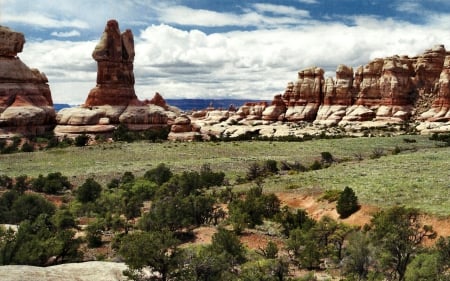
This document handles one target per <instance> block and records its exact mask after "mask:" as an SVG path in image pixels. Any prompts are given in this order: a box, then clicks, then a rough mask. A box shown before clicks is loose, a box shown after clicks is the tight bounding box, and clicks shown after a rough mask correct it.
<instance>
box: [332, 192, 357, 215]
mask: <svg viewBox="0 0 450 281" xmlns="http://www.w3.org/2000/svg"><path fill="white" fill-rule="evenodd" d="M358 209H359V205H358V197H356V194H355V192H354V191H353V189H351V188H350V187H348V186H346V187H345V188H344V191H342V193H341V194H340V196H339V199H338V200H337V203H336V210H337V212H338V214H339V215H340V216H341V218H347V217H349V216H350V215H351V214H353V213H354V212H356V211H358Z"/></svg>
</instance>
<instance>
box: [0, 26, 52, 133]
mask: <svg viewBox="0 0 450 281" xmlns="http://www.w3.org/2000/svg"><path fill="white" fill-rule="evenodd" d="M24 44H25V37H24V35H23V34H22V33H19V32H15V31H12V30H10V29H9V28H7V27H3V26H0V135H3V136H11V135H25V136H33V135H38V134H42V133H44V132H45V131H48V130H51V129H53V127H54V125H55V110H54V109H53V101H52V96H51V93H50V87H49V85H48V79H47V77H46V76H45V74H44V73H41V72H39V70H37V69H30V68H29V67H28V66H26V65H25V64H24V63H23V62H22V61H21V60H20V59H19V58H18V57H17V54H18V53H20V52H22V49H23V46H24Z"/></svg>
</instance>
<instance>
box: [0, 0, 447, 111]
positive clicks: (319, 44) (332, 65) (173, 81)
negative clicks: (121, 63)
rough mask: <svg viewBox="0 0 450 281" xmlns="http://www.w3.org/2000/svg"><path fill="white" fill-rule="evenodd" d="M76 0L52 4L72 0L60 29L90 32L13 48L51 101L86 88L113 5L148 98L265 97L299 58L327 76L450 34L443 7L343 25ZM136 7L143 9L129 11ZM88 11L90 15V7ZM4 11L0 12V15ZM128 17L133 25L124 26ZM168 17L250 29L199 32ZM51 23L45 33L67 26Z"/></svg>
mask: <svg viewBox="0 0 450 281" xmlns="http://www.w3.org/2000/svg"><path fill="white" fill-rule="evenodd" d="M0 1H1V0H0ZM42 1H47V0H42ZM48 1H49V0H48ZM80 1H82V2H83V3H82V5H83V7H85V9H84V10H83V13H79V14H80V15H74V14H75V12H74V11H71V12H67V13H62V12H61V11H66V10H67V11H69V10H70V9H72V8H71V7H69V6H67V7H64V6H66V5H69V4H67V3H69V2H70V3H75V2H73V1H64V4H63V5H62V6H63V7H61V8H60V10H58V11H59V12H61V14H64V15H66V16H67V17H66V18H65V19H63V20H62V21H65V22H66V24H65V25H66V26H65V27H64V28H66V29H68V30H70V29H74V31H75V32H76V29H81V28H82V27H80V24H81V26H84V25H83V24H85V25H87V26H89V30H90V31H92V30H96V31H97V35H96V37H95V40H94V41H85V42H73V41H59V40H41V41H38V42H32V41H31V42H27V43H26V45H25V47H24V51H23V53H21V54H19V56H20V57H21V59H22V60H23V61H24V63H26V64H27V65H28V66H30V67H35V68H38V69H39V70H41V71H42V72H44V73H46V74H47V76H48V78H49V82H50V86H51V90H52V95H53V100H54V101H55V102H58V103H71V104H80V103H83V102H84V100H85V99H86V97H87V95H88V93H89V90H90V89H91V88H93V87H95V84H96V70H97V67H96V62H95V61H94V60H93V59H92V57H91V54H92V51H93V49H94V47H95V44H96V43H97V41H98V39H99V38H100V36H101V33H102V31H103V27H104V25H105V22H106V20H107V19H109V18H111V17H110V15H114V14H116V15H118V16H120V17H123V18H126V19H127V20H126V21H122V20H121V18H120V17H118V18H117V19H118V20H119V24H120V27H121V29H123V30H124V29H125V28H132V29H133V33H134V35H135V49H136V57H135V64H134V70H135V78H136V85H135V86H136V93H137V94H138V96H139V97H140V98H142V99H144V98H151V97H152V96H153V94H154V93H155V92H160V93H161V94H162V95H163V96H164V97H165V98H188V97H190V98H193V97H204V98H207V97H209V98H212V97H215V98H223V97H233V98H242V99H249V100H250V99H271V98H272V97H273V95H274V94H277V93H280V92H282V91H284V88H285V86H286V84H287V83H288V82H289V81H295V80H296V79H297V71H299V70H300V69H303V68H306V67H310V66H319V67H322V68H324V69H325V71H326V74H327V75H331V76H334V72H335V69H336V67H337V66H338V65H339V64H341V63H342V64H347V65H349V66H352V67H357V66H358V65H362V64H366V63H368V62H369V60H371V59H374V58H376V57H386V56H392V55H395V54H399V55H403V54H405V55H409V56H415V55H417V54H420V53H421V52H423V51H424V50H425V49H427V48H430V47H432V46H433V45H435V44H445V45H446V47H447V48H448V49H449V50H450V33H449V32H448V30H447V29H446V28H445V27H447V26H449V25H450V16H449V15H445V14H427V18H426V20H427V21H426V22H427V25H414V24H411V23H407V22H400V21H396V20H394V19H380V18H376V17H370V16H358V17H347V18H346V22H351V23H352V24H351V25H345V24H343V23H339V22H337V21H336V22H333V21H331V20H330V21H328V22H319V21H316V20H314V19H311V18H310V15H309V13H308V12H307V11H304V10H300V9H295V8H292V7H289V6H283V5H269V4H262V3H259V4H254V5H251V6H247V8H246V9H243V10H241V13H240V14H239V13H236V14H233V13H220V12H215V11H210V10H195V9H192V8H188V7H185V6H177V5H175V6H168V7H165V9H162V6H161V5H162V4H161V5H159V6H158V5H156V6H154V7H149V6H150V5H149V4H148V2H147V1H137V0H134V1H122V2H120V3H122V4H123V6H120V9H119V8H117V7H115V6H114V5H112V4H110V5H107V1H103V2H102V1H100V0H99V3H100V4H102V5H103V6H102V8H105V9H99V7H100V6H93V5H94V4H89V3H95V2H97V1H85V0H80ZM299 1H300V2H304V3H306V2H307V3H308V4H315V3H316V2H317V1H312V0H299ZM21 2H24V1H21ZM25 2H29V1H25ZM35 2H38V1H35ZM2 3H3V2H2ZM30 3H32V4H30V5H34V4H33V3H34V2H30ZM117 3H119V2H116V4H117ZM71 5H75V4H71ZM89 5H91V6H89ZM136 7H139V8H140V9H141V10H142V12H141V13H140V14H139V15H136V16H135V15H134V14H133V11H134V10H135V9H136ZM155 7H156V8H155ZM249 7H250V8H251V9H249ZM2 8H3V6H2ZM152 9H156V10H157V11H159V14H158V16H159V19H160V20H161V21H163V22H165V23H166V24H156V25H150V24H145V23H146V22H148V20H147V19H146V17H149V14H148V13H146V12H147V11H153V10H152ZM404 9H406V8H404ZM119 12H121V13H122V14H121V15H119V14H120V13H119ZM96 13H99V15H98V16H95V15H96ZM5 14H6V13H4V12H3V11H2V21H3V18H4V15H5ZM13 14H14V13H10V15H13ZM11 17H12V16H10V18H11ZM87 18H89V19H90V20H89V21H87V20H85V19H87ZM331 18H336V17H331ZM38 19H39V18H38ZM67 19H70V20H67ZM52 20H53V21H52ZM28 21H30V22H31V20H28ZM131 23H133V24H137V25H139V26H140V27H141V30H137V29H136V28H134V26H130V24H131ZM58 24H59V26H58V27H52V30H55V29H56V28H60V27H61V19H60V18H57V17H52V16H49V14H46V13H42V14H41V18H40V20H39V25H38V26H41V27H42V26H46V27H47V26H48V27H50V26H52V25H58ZM144 24H145V25H144ZM169 24H179V25H191V26H199V27H200V26H202V27H229V26H252V27H257V29H256V30H250V31H229V32H224V33H213V34H207V33H205V32H202V31H199V30H190V31H186V30H181V29H180V28H175V27H172V26H170V25H169ZM57 30H58V31H55V33H54V34H53V35H54V36H62V35H76V33H75V32H73V33H71V34H70V32H69V33H66V32H65V31H61V29H57ZM62 30H65V29H62ZM84 32H85V30H83V33H84ZM25 35H26V36H27V34H25ZM83 35H84V34H83ZM80 37H81V36H79V37H77V40H78V39H82V38H80ZM65 40H67V38H66V39H65Z"/></svg>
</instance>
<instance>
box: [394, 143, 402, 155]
mask: <svg viewBox="0 0 450 281" xmlns="http://www.w3.org/2000/svg"><path fill="white" fill-rule="evenodd" d="M400 152H402V149H401V148H400V147H399V146H398V145H396V146H395V147H394V149H393V150H392V155H397V154H399V153H400Z"/></svg>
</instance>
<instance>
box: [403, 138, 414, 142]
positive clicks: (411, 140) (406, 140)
mask: <svg viewBox="0 0 450 281" xmlns="http://www.w3.org/2000/svg"><path fill="white" fill-rule="evenodd" d="M403 142H405V143H416V142H417V141H416V140H415V139H409V138H404V139H403Z"/></svg>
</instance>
